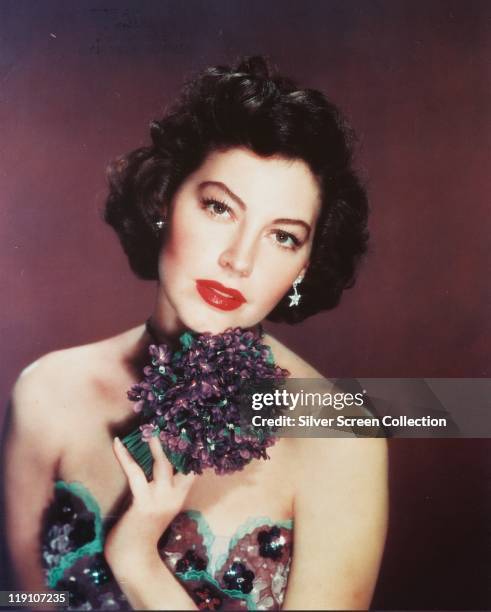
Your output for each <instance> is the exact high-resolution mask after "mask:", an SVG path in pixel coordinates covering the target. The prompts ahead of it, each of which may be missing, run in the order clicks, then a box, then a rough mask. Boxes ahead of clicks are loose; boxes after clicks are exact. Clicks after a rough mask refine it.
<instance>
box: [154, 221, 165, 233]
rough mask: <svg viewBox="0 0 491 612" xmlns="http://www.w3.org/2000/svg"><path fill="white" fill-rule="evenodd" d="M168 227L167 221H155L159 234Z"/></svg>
mask: <svg viewBox="0 0 491 612" xmlns="http://www.w3.org/2000/svg"><path fill="white" fill-rule="evenodd" d="M166 225H167V219H159V220H158V221H155V223H154V226H155V229H156V230H157V231H158V232H160V230H161V229H163V228H164V227H165V226H166Z"/></svg>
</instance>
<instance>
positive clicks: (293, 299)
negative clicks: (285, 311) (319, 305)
mask: <svg viewBox="0 0 491 612" xmlns="http://www.w3.org/2000/svg"><path fill="white" fill-rule="evenodd" d="M302 281H303V276H302V275H301V274H300V275H299V276H297V278H296V279H295V280H294V282H293V293H292V294H291V295H289V296H288V297H289V298H290V303H289V304H288V306H298V305H299V303H300V298H301V297H302V294H301V293H299V292H298V291H297V287H298V285H300V283H301V282H302Z"/></svg>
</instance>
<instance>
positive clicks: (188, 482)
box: [174, 472, 198, 497]
mask: <svg viewBox="0 0 491 612" xmlns="http://www.w3.org/2000/svg"><path fill="white" fill-rule="evenodd" d="M197 477H198V475H197V474H194V473H192V472H191V473H189V474H182V473H181V472H178V473H177V474H176V475H175V476H174V488H175V489H178V490H179V492H180V493H181V495H182V496H183V497H186V495H187V494H188V493H189V490H190V489H191V487H192V486H193V483H194V481H195V480H196V478H197Z"/></svg>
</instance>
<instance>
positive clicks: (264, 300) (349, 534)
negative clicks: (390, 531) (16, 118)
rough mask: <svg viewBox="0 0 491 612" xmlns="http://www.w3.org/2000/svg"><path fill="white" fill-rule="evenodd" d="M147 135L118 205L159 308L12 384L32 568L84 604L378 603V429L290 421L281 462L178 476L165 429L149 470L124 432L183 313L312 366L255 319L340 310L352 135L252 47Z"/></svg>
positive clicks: (18, 514)
mask: <svg viewBox="0 0 491 612" xmlns="http://www.w3.org/2000/svg"><path fill="white" fill-rule="evenodd" d="M151 136H152V145H151V146H149V147H145V148H142V149H138V150H137V151H134V152H133V153H130V154H129V155H127V156H125V157H123V158H121V159H119V160H117V161H116V162H115V163H114V164H113V166H112V169H111V172H110V195H109V198H108V201H107V206H106V220H107V222H108V223H110V224H111V225H112V226H113V227H114V228H115V230H116V231H117V233H118V235H119V237H120V240H121V243H122V245H123V248H124V250H125V252H126V254H127V255H128V258H129V261H130V265H131V266H132V269H133V270H134V271H135V272H136V273H137V274H138V275H139V276H140V277H142V278H146V279H156V280H158V290H157V298H156V302H155V307H154V310H153V312H152V314H151V317H150V319H149V325H147V326H145V325H141V326H139V327H137V328H135V329H131V330H129V331H127V332H124V333H122V334H120V335H118V336H116V337H113V338H109V339H107V340H103V341H101V342H97V343H95V344H91V345H88V346H82V347H76V348H73V349H69V350H63V351H58V352H54V353H51V354H48V355H46V356H45V357H43V358H42V359H40V360H39V361H38V362H36V363H35V364H33V365H32V366H31V367H29V368H27V369H26V370H25V371H24V372H23V374H22V375H21V376H20V378H19V380H18V382H17V384H16V386H15V388H14V392H13V397H12V425H11V427H10V430H9V435H8V439H7V444H6V447H5V470H6V480H5V482H6V497H7V506H6V527H7V537H8V544H9V548H10V552H11V557H12V565H13V568H14V571H15V575H16V577H17V579H18V582H19V587H20V588H23V589H28V590H38V591H39V590H41V591H42V590H46V584H47V585H48V586H50V587H55V588H57V589H58V590H68V591H69V592H70V603H71V606H72V607H74V608H76V607H81V608H82V609H92V608H100V609H117V608H124V607H128V606H131V607H134V608H140V609H196V608H207V609H218V608H220V607H221V608H223V609H243V608H246V607H247V608H249V609H269V608H278V607H280V606H282V607H283V608H285V609H298V608H304V609H355V608H361V609H363V608H366V607H367V606H368V605H369V603H370V600H371V596H372V592H373V588H374V585H375V581H376V576H377V571H378V567H379V563H380V559H381V554H382V550H383V542H384V537H385V530H386V514H387V493H386V469H387V468H386V449H385V444H384V442H383V441H381V440H378V439H373V440H359V439H349V438H343V439H332V438H330V439H294V438H288V439H287V438H283V439H281V440H280V441H278V442H277V443H276V444H275V445H274V446H273V447H272V448H271V449H270V450H269V456H270V458H271V461H267V462H265V461H252V462H250V463H249V464H248V465H247V466H246V467H245V468H244V469H243V470H241V471H236V472H234V473H230V474H227V475H217V474H216V473H215V472H213V471H212V470H205V471H204V472H203V473H202V474H201V475H199V476H197V475H196V474H189V475H187V476H184V475H183V474H176V475H173V470H172V468H171V466H170V464H169V462H168V460H167V459H166V457H165V455H164V452H163V450H162V447H161V445H160V444H159V443H158V441H157V439H156V438H152V439H151V440H150V444H149V445H150V449H151V452H152V455H153V458H154V465H153V480H152V481H151V482H147V480H146V478H145V476H144V475H143V472H142V470H141V469H140V467H139V466H138V465H137V463H136V462H135V461H134V459H133V458H132V456H131V455H130V454H129V453H128V451H127V450H126V449H125V447H124V446H123V445H122V444H121V442H120V441H119V439H118V438H115V439H114V440H113V438H114V432H121V434H124V433H125V432H126V433H127V431H128V427H129V419H128V415H129V414H131V405H130V402H129V401H128V400H126V399H125V391H126V390H127V389H129V388H130V387H131V386H132V385H134V384H135V382H137V381H138V380H140V379H141V370H142V367H143V366H144V365H145V364H146V363H148V347H149V345H150V344H151V343H152V342H153V343H165V344H167V345H168V346H171V347H173V348H176V347H177V346H178V343H179V340H178V339H179V337H180V336H181V334H182V333H183V332H184V331H187V330H190V331H192V332H197V333H205V332H211V333H212V334H221V333H223V332H224V331H225V330H227V329H229V328H237V327H240V328H241V329H243V330H251V331H252V332H253V333H254V334H256V337H261V338H262V341H263V342H264V344H265V345H267V346H269V347H270V348H271V351H272V355H273V356H274V360H275V362H276V364H278V365H279V366H281V367H282V368H284V369H286V370H287V371H288V372H289V375H290V376H292V377H297V378H309V377H320V375H319V374H318V373H317V372H316V371H315V370H314V369H313V368H311V367H310V366H309V365H308V364H306V363H305V362H304V361H303V360H302V359H301V358H300V357H298V356H297V355H295V354H294V353H292V352H291V351H290V350H289V349H287V348H286V347H285V346H283V345H282V344H281V343H279V342H278V341H277V340H275V339H274V338H273V337H272V336H270V335H269V334H265V335H264V336H262V332H261V328H260V327H258V326H259V325H260V322H261V321H262V320H263V319H269V320H274V321H286V322H289V323H297V322H300V321H301V320H303V319H304V318H306V317H307V316H310V315H312V314H314V313H316V312H319V311H321V310H323V309H329V308H332V307H334V306H335V305H336V304H337V303H338V301H339V299H340V296H341V293H342V291H343V289H344V288H346V287H348V286H350V285H351V284H352V283H353V279H354V272H355V268H356V265H357V263H358V261H359V259H360V257H361V255H362V254H363V252H364V250H365V247H366V240H367V233H366V217H367V203H366V196H365V193H364V191H363V189H362V188H361V186H360V184H359V182H358V180H357V178H356V176H355V175H354V173H353V170H352V168H351V150H350V142H349V140H350V138H349V132H348V130H347V128H346V127H345V126H344V125H343V123H342V120H341V117H340V115H339V113H338V111H337V110H336V108H335V107H334V106H333V105H332V104H330V103H329V102H328V101H327V100H326V99H325V98H324V96H323V95H322V94H321V93H320V92H318V91H315V90H300V89H298V88H297V87H296V85H295V84H294V83H292V82H291V81H289V80H287V79H284V78H281V77H278V76H274V75H271V74H270V72H269V70H268V68H267V66H266V64H265V62H264V60H262V59H261V58H251V59H248V60H245V61H243V62H242V63H241V64H240V65H239V66H238V67H237V68H236V69H230V68H228V67H215V68H210V69H208V70H206V71H205V72H204V73H203V74H202V75H200V76H199V77H198V78H197V79H196V80H194V81H192V82H191V83H190V84H189V85H188V86H187V88H186V89H185V90H184V92H183V95H182V97H181V98H180V100H179V102H178V103H177V104H176V106H175V107H174V108H173V109H172V110H171V111H170V112H169V113H168V114H167V115H166V116H165V117H164V118H163V119H162V120H161V121H158V122H154V123H153V124H152V125H151ZM60 373H62V375H61V376H60ZM19 466H22V469H19ZM27 468H28V469H27ZM54 481H56V488H55V491H53V483H54ZM129 490H130V491H131V495H130V499H131V504H130V506H129V507H125V506H124V502H125V500H126V499H127V498H128V491H129ZM46 509H47V510H46ZM264 517H267V518H264ZM293 522H294V529H293ZM162 534H165V535H164V537H163V538H161V536H162ZM232 536H234V537H232ZM40 548H41V549H42V553H43V561H42V563H41V562H40ZM102 552H104V556H103V555H102ZM43 565H44V571H43ZM176 578H177V579H176ZM287 579H288V582H287ZM118 585H119V587H118ZM119 589H121V591H122V592H121V591H120V590H119Z"/></svg>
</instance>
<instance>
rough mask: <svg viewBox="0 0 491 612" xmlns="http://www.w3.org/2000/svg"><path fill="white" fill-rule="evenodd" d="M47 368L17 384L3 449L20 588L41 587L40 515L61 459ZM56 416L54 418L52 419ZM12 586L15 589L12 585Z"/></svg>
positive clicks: (10, 541) (11, 548)
mask: <svg viewBox="0 0 491 612" xmlns="http://www.w3.org/2000/svg"><path fill="white" fill-rule="evenodd" d="M44 370H45V368H44V367H42V366H40V369H39V371H35V370H33V371H31V372H28V373H26V374H24V375H22V376H21V377H20V378H19V380H18V381H17V383H16V385H15V387H14V390H13V393H12V399H11V404H10V408H9V410H10V413H9V415H8V418H7V429H6V431H5V432H4V443H3V448H2V459H3V461H2V481H3V482H2V487H3V499H4V505H5V507H4V527H5V536H6V542H7V547H8V553H9V557H10V562H11V565H12V570H13V574H14V576H15V580H16V581H17V583H18V586H19V587H20V588H23V589H29V590H35V589H37V590H39V589H41V588H42V586H43V582H44V581H43V573H42V569H41V563H40V530H41V522H42V514H43V512H44V510H45V508H46V506H47V504H48V502H49V500H50V498H51V496H52V491H53V479H54V477H55V470H56V465H57V461H58V459H59V456H60V451H59V444H58V439H57V436H56V427H55V423H54V421H55V419H54V418H50V413H49V409H50V402H48V401H46V399H45V395H46V388H48V389H50V391H51V393H52V394H53V396H54V395H55V393H54V389H55V387H54V386H53V385H52V384H50V380H49V378H48V380H46V379H45V377H44V376H43V374H45V371H44ZM51 416H52V417H53V415H51ZM12 586H13V585H12Z"/></svg>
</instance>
